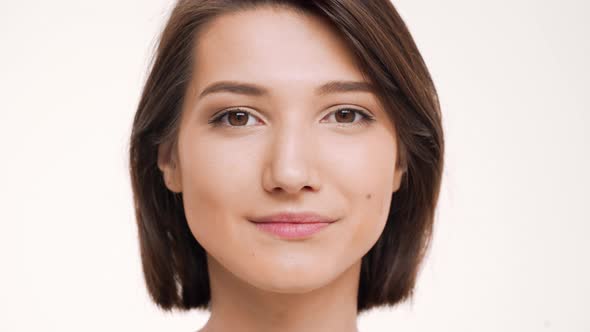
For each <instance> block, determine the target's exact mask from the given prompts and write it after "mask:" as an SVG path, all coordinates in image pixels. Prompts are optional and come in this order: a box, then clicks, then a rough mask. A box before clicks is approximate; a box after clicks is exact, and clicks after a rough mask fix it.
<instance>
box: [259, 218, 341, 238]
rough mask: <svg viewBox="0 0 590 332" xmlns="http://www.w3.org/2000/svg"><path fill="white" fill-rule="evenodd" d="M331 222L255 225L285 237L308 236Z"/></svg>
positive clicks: (262, 229)
mask: <svg viewBox="0 0 590 332" xmlns="http://www.w3.org/2000/svg"><path fill="white" fill-rule="evenodd" d="M330 224H331V223H329V222H311V223H304V222H296V223H289V222H260V223H254V225H255V226H256V227H257V228H258V229H259V230H261V231H264V232H267V233H270V234H273V235H275V236H278V237H279V238H283V239H302V238H307V237H310V236H312V235H314V234H315V233H318V232H319V231H321V230H322V229H324V228H326V227H328V226H329V225H330Z"/></svg>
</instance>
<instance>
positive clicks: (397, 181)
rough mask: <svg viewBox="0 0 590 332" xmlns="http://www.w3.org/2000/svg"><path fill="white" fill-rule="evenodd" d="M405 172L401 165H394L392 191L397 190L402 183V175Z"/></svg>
mask: <svg viewBox="0 0 590 332" xmlns="http://www.w3.org/2000/svg"><path fill="white" fill-rule="evenodd" d="M405 174H406V171H405V169H404V168H402V167H396V168H395V172H394V173H393V188H392V190H393V192H396V191H398V190H399V187H400V186H401V183H402V178H403V177H404V175H405Z"/></svg>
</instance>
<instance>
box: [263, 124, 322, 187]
mask: <svg viewBox="0 0 590 332" xmlns="http://www.w3.org/2000/svg"><path fill="white" fill-rule="evenodd" d="M287 127H288V128H287ZM316 143H317V142H315V141H314V138H313V135H310V134H309V132H305V128H303V127H301V126H290V127H289V126H283V127H282V128H277V130H276V131H275V132H274V133H273V137H272V142H271V143H269V145H268V151H267V156H268V157H267V158H268V159H267V162H266V167H265V169H264V174H263V186H264V188H265V190H266V191H268V192H270V193H273V192H277V191H278V192H281V191H282V192H284V193H285V194H297V193H299V192H300V191H301V190H311V191H317V190H319V188H320V183H319V177H318V173H317V169H316V167H315V160H316V159H315V155H316V149H315V148H314V145H316Z"/></svg>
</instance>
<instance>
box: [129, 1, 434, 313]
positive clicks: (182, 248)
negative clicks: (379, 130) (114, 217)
mask: <svg viewBox="0 0 590 332" xmlns="http://www.w3.org/2000/svg"><path fill="white" fill-rule="evenodd" d="M260 6H270V7H276V8H279V7H280V8H285V9H289V10H293V11H294V12H296V13H302V14H312V15H315V16H317V17H320V18H322V19H325V20H326V21H327V22H329V23H330V24H331V25H332V26H333V27H335V28H336V31H337V32H338V33H340V35H341V37H342V38H343V39H344V40H345V42H346V43H347V44H348V46H349V48H350V50H351V51H352V52H353V54H354V56H355V60H356V61H357V63H358V66H359V68H360V69H361V71H362V73H363V74H364V75H366V77H369V78H371V80H372V81H373V82H372V83H373V84H374V85H375V87H376V89H377V92H378V97H379V99H380V101H381V102H382V104H383V105H385V109H386V111H387V113H388V115H389V116H390V117H391V120H392V121H393V123H394V125H395V128H396V132H397V139H398V142H399V143H398V146H399V149H398V152H397V153H398V159H397V160H398V167H402V168H403V169H404V174H403V179H402V183H401V185H400V188H399V190H398V191H397V192H395V193H393V194H392V195H393V197H392V201H391V206H390V210H389V214H388V217H387V222H386V225H385V228H384V230H383V232H382V234H381V236H380V237H379V239H378V240H377V242H376V243H375V245H374V246H373V247H372V248H371V249H370V250H369V251H368V252H367V253H366V254H365V255H364V256H363V257H362V262H361V274H360V281H359V289H358V300H357V309H358V311H357V312H358V313H359V314H360V313H362V312H363V311H366V310H368V309H371V308H374V307H377V306H393V305H396V304H398V303H400V302H403V301H404V300H406V299H410V298H412V297H413V294H414V288H415V283H416V278H417V274H418V271H419V270H420V267H421V264H422V262H423V258H424V256H425V254H426V252H427V251H428V249H429V247H430V242H431V237H432V229H433V223H434V218H435V209H436V205H437V201H438V196H439V191H440V184H441V177H442V171H443V154H444V153H443V152H444V139H443V129H442V124H441V113H440V105H439V101H438V96H437V92H436V89H435V86H434V83H433V81H432V78H431V76H430V73H429V71H428V69H427V67H426V65H425V63H424V60H423V58H422V56H421V54H420V52H419V51H418V49H417V47H416V44H415V42H414V40H413V38H412V36H411V35H410V32H409V30H408V28H407V26H406V25H405V23H404V21H403V20H402V18H401V17H400V15H399V14H398V12H397V11H396V9H395V8H394V6H393V4H392V3H391V2H390V1H389V0H371V1H358V0H316V1H295V0H291V1H289V0H275V1H272V0H210V1H198V0H181V1H178V2H177V3H176V4H175V7H174V8H173V10H172V12H171V14H170V17H169V19H168V22H167V24H166V26H165V28H164V30H163V31H162V33H161V35H160V36H159V42H158V44H157V49H156V52H155V54H154V56H155V58H153V59H152V62H151V64H150V67H151V68H150V71H149V74H148V77H147V80H146V83H145V86H144V88H143V92H142V95H141V98H140V101H139V104H138V107H137V111H136V114H135V117H134V120H133V125H132V133H131V138H130V142H129V153H130V155H129V157H130V164H129V171H130V176H131V184H132V189H133V199H134V208H135V217H136V221H137V226H138V233H139V244H140V252H141V261H142V268H143V274H144V278H145V283H146V285H147V289H148V291H149V295H150V297H151V299H152V300H153V301H154V302H155V303H156V304H157V305H158V306H159V307H160V308H162V309H164V310H172V309H180V310H189V309H193V308H196V309H205V310H208V309H210V307H209V305H210V297H211V296H210V288H209V276H208V271H207V264H206V262H207V261H206V252H205V250H204V248H203V247H202V246H201V245H200V244H199V243H198V242H197V240H196V239H195V238H194V236H193V235H192V233H191V231H190V229H189V227H188V224H187V221H186V216H185V214H184V207H183V202H182V196H181V195H182V194H181V193H174V192H171V191H169V190H167V187H166V186H165V184H164V180H163V176H162V173H161V171H160V170H159V168H158V166H157V159H158V147H159V146H160V144H171V145H172V146H176V140H177V134H178V129H179V121H180V114H181V110H182V105H183V102H184V98H185V91H186V90H187V86H188V83H189V81H190V78H191V75H192V63H193V61H194V60H193V59H192V55H193V52H192V50H193V47H194V46H195V43H198V40H199V31H201V30H202V29H203V28H204V27H205V26H206V25H207V24H208V23H209V22H211V21H212V20H214V19H215V18H216V17H218V16H220V15H223V14H226V13H231V12H236V11H240V10H249V9H256V8H260Z"/></svg>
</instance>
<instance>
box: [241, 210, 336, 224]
mask: <svg viewBox="0 0 590 332" xmlns="http://www.w3.org/2000/svg"><path fill="white" fill-rule="evenodd" d="M251 221H252V222H258V223H261V222H285V223H326V222H334V221H336V219H335V218H329V217H326V216H323V215H321V214H318V213H315V212H307V211H306V212H281V213H275V214H271V215H267V216H263V217H259V218H255V219H253V220H251Z"/></svg>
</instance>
